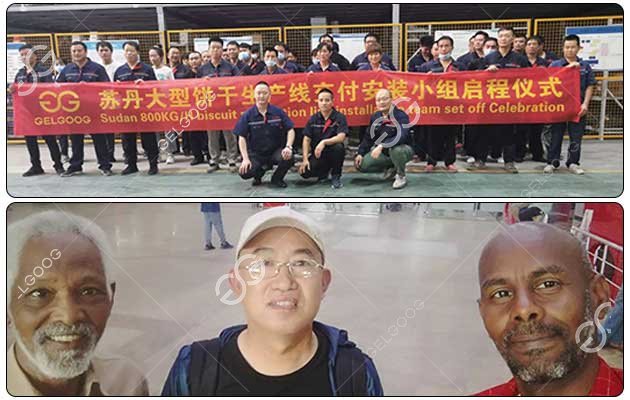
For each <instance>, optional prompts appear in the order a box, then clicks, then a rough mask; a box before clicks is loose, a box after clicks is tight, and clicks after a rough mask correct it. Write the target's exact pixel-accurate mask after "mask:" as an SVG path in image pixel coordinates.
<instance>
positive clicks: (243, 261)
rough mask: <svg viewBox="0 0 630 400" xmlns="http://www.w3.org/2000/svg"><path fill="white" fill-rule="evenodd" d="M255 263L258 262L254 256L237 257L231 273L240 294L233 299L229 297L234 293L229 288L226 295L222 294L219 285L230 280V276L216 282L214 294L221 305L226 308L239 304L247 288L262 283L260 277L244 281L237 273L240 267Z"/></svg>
mask: <svg viewBox="0 0 630 400" xmlns="http://www.w3.org/2000/svg"><path fill="white" fill-rule="evenodd" d="M256 261H259V259H258V257H256V255H254V254H244V255H242V256H241V257H239V259H238V260H237V261H236V264H234V269H233V271H232V273H233V276H234V278H235V279H236V280H237V281H238V283H239V285H240V287H241V293H240V294H239V295H238V297H236V298H235V299H231V298H230V296H232V295H233V294H234V291H233V290H232V289H231V288H228V290H227V292H226V293H224V294H222V293H221V285H222V284H223V282H225V281H227V280H229V279H230V275H229V274H225V275H222V276H221V277H220V278H219V279H218V280H217V283H216V285H215V286H214V293H215V295H216V296H217V297H218V298H219V300H220V301H221V303H223V304H227V305H228V306H233V305H236V304H238V303H240V302H241V301H243V299H244V298H245V292H246V291H247V287H248V286H254V285H257V284H258V283H260V281H262V279H263V276H262V275H253V276H251V278H252V279H250V280H247V281H245V280H244V279H243V278H242V277H241V275H240V274H239V273H238V268H239V266H240V265H249V264H252V263H254V262H256Z"/></svg>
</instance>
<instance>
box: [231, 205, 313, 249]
mask: <svg viewBox="0 0 630 400" xmlns="http://www.w3.org/2000/svg"><path fill="white" fill-rule="evenodd" d="M281 227H282V228H293V229H297V230H299V231H301V232H303V233H304V234H306V235H307V236H308V237H309V238H311V240H312V241H313V242H314V243H315V245H316V246H317V248H318V249H319V251H320V252H321V253H322V258H323V257H324V242H323V241H322V239H321V233H320V232H319V227H318V224H317V222H315V220H313V219H312V218H311V217H308V216H306V215H304V214H302V213H299V212H297V211H295V210H292V209H291V208H289V207H287V206H282V207H272V208H269V209H267V210H264V211H261V212H258V213H256V214H254V215H252V216H251V217H249V218H247V220H246V221H245V224H244V225H243V229H242V230H241V236H240V238H239V240H238V244H237V245H236V258H237V259H238V256H239V253H240V252H241V250H242V249H243V247H244V246H245V245H246V244H247V243H248V242H249V241H250V240H252V239H253V238H254V237H255V236H256V235H258V234H259V233H260V232H262V231H265V230H267V229H270V228H281Z"/></svg>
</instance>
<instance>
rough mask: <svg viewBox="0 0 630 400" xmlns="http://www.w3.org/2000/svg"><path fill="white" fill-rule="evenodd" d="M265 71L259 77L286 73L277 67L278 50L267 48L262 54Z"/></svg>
mask: <svg viewBox="0 0 630 400" xmlns="http://www.w3.org/2000/svg"><path fill="white" fill-rule="evenodd" d="M264 56H265V58H264V60H265V69H263V70H262V71H261V72H260V74H259V75H277V74H286V73H287V71H285V70H283V69H282V68H280V67H279V66H278V50H276V49H274V48H273V47H267V48H266V49H265V52H264Z"/></svg>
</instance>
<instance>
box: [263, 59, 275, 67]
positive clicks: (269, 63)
mask: <svg viewBox="0 0 630 400" xmlns="http://www.w3.org/2000/svg"><path fill="white" fill-rule="evenodd" d="M265 65H266V66H267V67H268V68H273V67H275V66H276V60H265Z"/></svg>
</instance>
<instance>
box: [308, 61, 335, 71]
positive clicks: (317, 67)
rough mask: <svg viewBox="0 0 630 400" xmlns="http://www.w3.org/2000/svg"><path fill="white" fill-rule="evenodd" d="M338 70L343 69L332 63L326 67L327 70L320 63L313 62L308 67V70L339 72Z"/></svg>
mask: <svg viewBox="0 0 630 400" xmlns="http://www.w3.org/2000/svg"><path fill="white" fill-rule="evenodd" d="M337 71H341V70H340V69H339V67H338V66H336V65H335V64H332V63H331V64H328V68H326V71H324V70H323V68H322V65H321V64H320V63H317V64H311V65H310V66H309V67H308V68H307V69H306V72H337Z"/></svg>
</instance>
